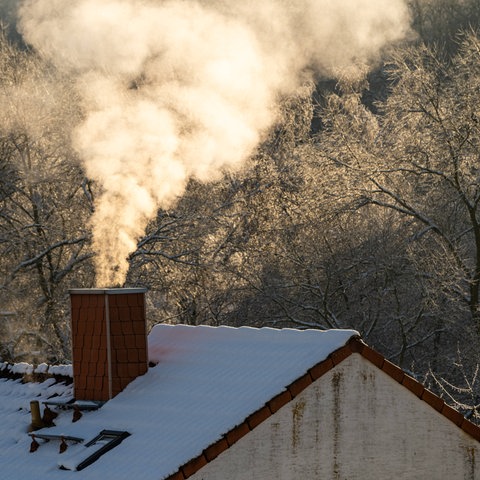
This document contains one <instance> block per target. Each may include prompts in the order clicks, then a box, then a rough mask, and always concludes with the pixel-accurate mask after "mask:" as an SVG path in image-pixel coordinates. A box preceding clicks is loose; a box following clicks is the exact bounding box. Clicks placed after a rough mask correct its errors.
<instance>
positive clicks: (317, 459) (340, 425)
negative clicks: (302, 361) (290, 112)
mask: <svg viewBox="0 0 480 480" xmlns="http://www.w3.org/2000/svg"><path fill="white" fill-rule="evenodd" d="M190 478H191V479H192V480H253V479H255V480H259V479H262V480H270V479H271V480H303V479H322V480H360V479H361V480H383V479H386V480H390V479H392V480H393V479H395V480H398V479H400V480H407V479H408V480H410V479H411V480H413V479H415V480H429V479H431V480H443V479H445V480H453V479H462V480H464V479H465V480H474V479H476V480H480V443H478V442H477V441H476V440H474V439H473V438H471V437H470V436H468V435H467V434H466V433H464V432H463V431H462V430H460V429H459V428H458V427H456V426H455V425H454V424H453V423H451V422H450V421H449V420H447V419H446V418H445V417H443V416H442V415H441V414H439V413H438V412H436V411H435V410H434V409H433V408H432V407H430V406H429V405H428V404H426V403H425V402H423V401H421V400H419V399H418V398H417V397H415V395H413V394H412V393H411V392H410V391H409V390H407V389H406V388H404V387H402V386H401V385H399V384H398V383H397V382H395V381H394V380H393V379H392V378H390V377H389V376H388V375H386V374H385V373H384V372H382V371H381V370H379V369H377V368H376V367H374V366H373V365H372V364H370V363H369V362H368V361H366V360H365V359H364V358H363V357H362V356H360V355H359V354H353V355H351V356H350V357H348V358H347V359H346V360H344V361H343V362H342V363H341V364H340V365H339V366H337V367H335V368H334V369H333V370H331V371H330V372H328V373H327V374H326V375H324V376H323V377H321V378H320V379H319V380H318V381H317V382H315V383H313V384H312V385H311V386H310V387H309V388H307V389H306V390H304V391H303V392H302V393H301V394H300V395H299V396H298V397H296V398H295V400H293V401H292V402H290V403H289V404H287V405H286V406H285V407H283V408H282V409H280V410H279V411H278V412H277V413H276V414H275V415H273V416H272V417H270V418H269V419H268V420H267V421H266V422H264V423H263V424H261V425H259V426H258V427H257V428H256V429H254V430H253V431H252V432H250V434H248V435H246V436H245V437H243V438H242V439H241V440H239V441H238V442H237V443H236V444H235V445H233V446H232V447H231V448H230V449H228V450H227V451H225V452H224V453H222V454H221V455H220V456H219V457H217V458H216V459H215V460H213V461H212V462H210V463H209V464H208V465H206V466H205V467H204V468H202V469H201V470H200V471H199V472H197V473H196V474H195V475H194V476H192V477H190Z"/></svg>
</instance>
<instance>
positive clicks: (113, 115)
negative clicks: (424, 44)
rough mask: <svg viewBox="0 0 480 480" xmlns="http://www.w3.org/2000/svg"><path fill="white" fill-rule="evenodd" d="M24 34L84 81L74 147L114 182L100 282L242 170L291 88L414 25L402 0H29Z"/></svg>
mask: <svg viewBox="0 0 480 480" xmlns="http://www.w3.org/2000/svg"><path fill="white" fill-rule="evenodd" d="M19 18H20V21H19V25H20V29H21V32H22V34H23V36H24V39H25V41H26V42H28V43H29V44H31V45H33V47H34V48H35V49H36V50H37V51H39V52H40V53H41V54H42V55H44V56H45V57H47V58H48V59H49V60H50V61H52V62H53V63H54V64H55V65H56V66H57V67H58V68H61V69H63V70H65V71H68V72H70V73H71V74H72V76H73V78H75V79H76V84H77V87H78V89H79V92H80V93H81V98H82V101H83V107H84V110H85V112H86V115H85V118H84V120H83V121H82V123H81V124H80V125H78V127H77V128H76V130H75V132H74V135H73V144H74V147H75V148H76V150H77V151H78V153H79V155H80V157H81V158H82V159H83V161H84V164H85V169H86V172H87V175H88V176H89V177H90V178H92V179H94V180H95V181H97V182H98V183H99V184H100V185H101V187H102V194H101V197H100V198H99V199H98V200H97V201H98V203H97V208H96V211H95V213H94V215H93V219H92V222H93V223H92V226H93V235H94V248H95V250H96V252H97V265H96V267H97V284H98V285H100V286H110V285H115V284H122V283H123V281H124V278H125V275H126V271H127V268H128V264H127V260H126V258H127V256H128V254H129V253H130V252H132V251H134V250H135V248H136V242H137V240H138V238H139V237H140V236H141V235H142V233H143V232H144V229H145V227H146V224H147V222H148V221H149V220H150V219H152V218H153V217H154V216H155V213H156V211H157V209H158V208H160V207H163V208H165V207H168V206H170V205H171V204H172V202H174V201H175V199H176V198H178V196H179V195H181V194H182V192H183V191H184V188H185V185H186V183H187V180H188V179H189V178H191V177H195V178H197V179H199V180H202V181H210V180H214V179H216V178H218V177H219V175H221V173H222V172H224V171H225V170H226V169H236V168H239V167H240V165H241V164H242V162H243V161H244V160H245V159H246V158H247V157H248V156H249V155H251V153H252V151H253V150H254V148H255V146H256V145H257V144H258V142H259V141H261V139H262V135H263V134H264V133H265V132H266V131H267V130H268V128H269V127H270V126H271V125H272V123H273V122H274V121H275V113H276V102H277V101H278V99H279V97H280V96H282V95H284V94H288V93H291V92H293V91H295V89H296V88H298V86H299V85H300V84H301V83H302V82H304V81H305V80H306V78H308V77H309V76H311V75H315V74H322V75H330V76H331V75H335V74H336V72H337V71H342V70H344V69H347V68H351V67H352V66H354V65H358V64H360V65H362V66H364V65H368V64H371V62H373V61H375V60H376V59H377V58H378V56H379V54H380V52H381V50H382V48H383V47H385V46H386V45H387V44H388V43H390V42H394V41H397V40H399V39H401V38H402V37H403V36H404V35H405V34H406V33H407V31H408V28H409V15H408V10H407V7H406V5H405V2H404V0H336V1H335V2H332V1H331V0H296V1H294V2H292V1H289V0H264V1H262V2H258V1H256V0H255V1H253V0H242V1H240V2H239V1H237V0H197V1H194V0H172V1H162V0H102V1H100V2H99V1H98V0H68V1H65V0H49V1H48V2H46V1H44V0H26V1H24V2H23V3H22V5H21V7H20V9H19Z"/></svg>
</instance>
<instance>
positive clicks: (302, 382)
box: [165, 336, 480, 480]
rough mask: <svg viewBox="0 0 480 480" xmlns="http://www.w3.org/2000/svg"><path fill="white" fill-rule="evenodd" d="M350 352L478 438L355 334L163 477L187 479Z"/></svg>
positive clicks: (478, 435)
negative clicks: (173, 471) (220, 436)
mask: <svg viewBox="0 0 480 480" xmlns="http://www.w3.org/2000/svg"><path fill="white" fill-rule="evenodd" d="M352 353H358V354H360V355H361V356H362V357H363V358H365V359H366V360H368V361H369V362H370V363H372V364H373V365H375V366H376V367H377V368H379V369H380V370H382V371H383V372H385V373H386V374H387V375H388V376H390V377H391V378H393V379H394V380H395V381H396V382H398V383H400V384H401V385H403V386H404V387H405V388H407V389H408V390H410V391H411V392H412V393H413V394H415V395H416V396H417V397H418V398H419V399H420V400H423V401H424V402H426V403H428V404H429V405H430V406H431V407H433V408H434V409H435V410H436V411H437V412H439V413H441V414H442V415H443V416H444V417H446V418H447V419H448V420H450V421H451V422H452V423H454V424H455V425H456V426H457V427H459V428H461V429H462V430H463V431H464V432H465V433H467V434H468V435H470V436H471V437H473V438H474V439H475V440H477V441H480V427H479V426H478V425H476V424H474V423H472V422H471V421H470V420H468V419H467V418H465V417H464V416H463V415H462V414H461V413H460V412H458V411H457V410H455V409H454V408H452V407H450V406H449V405H447V404H446V403H445V402H444V400H443V399H442V398H440V397H439V396H438V395H436V394H434V393H433V392H431V391H430V390H428V389H427V388H426V387H425V386H424V385H423V384H422V383H420V382H419V381H418V380H416V379H415V378H413V377H411V376H410V375H408V374H407V373H406V372H404V371H403V370H402V369H401V368H400V367H399V366H397V365H395V364H394V363H392V362H390V361H389V360H387V359H386V358H385V357H384V356H383V355H382V354H380V353H379V352H377V351H376V350H374V349H373V348H371V347H369V346H368V345H367V344H366V343H365V342H364V341H363V340H362V339H361V337H360V336H354V337H351V338H350V339H349V340H348V341H347V343H346V344H345V345H344V346H343V347H340V348H338V349H337V350H335V351H334V352H332V353H331V354H330V355H328V357H327V358H326V359H324V360H322V361H320V362H318V363H317V364H315V365H314V366H313V367H311V368H310V369H308V371H307V372H306V373H305V374H303V375H302V376H301V377H299V378H297V379H296V380H294V381H293V382H292V383H291V384H290V385H288V386H287V387H286V389H285V390H284V391H282V392H280V393H279V394H278V395H275V396H274V397H273V398H271V399H270V400H269V401H268V402H266V403H265V404H264V405H263V406H262V407H261V408H259V409H258V410H256V411H255V412H253V413H251V414H250V415H249V416H248V417H247V418H246V419H245V420H244V421H243V422H241V423H240V424H238V425H236V426H235V427H233V428H232V429H231V430H229V431H228V432H227V433H225V434H224V435H223V436H222V438H220V440H217V441H216V442H214V443H212V444H211V445H209V446H208V447H207V448H206V449H205V450H203V451H202V453H201V454H200V455H197V456H196V457H194V458H192V459H191V460H189V461H188V462H187V463H185V464H183V465H182V466H181V467H179V469H178V470H177V471H176V472H175V473H173V474H172V475H170V476H168V477H166V478H165V480H186V479H187V478H189V477H191V476H192V475H193V474H195V473H196V472H197V471H198V470H200V469H201V468H202V467H204V466H205V465H206V464H207V463H209V462H211V461H212V460H214V459H215V458H216V457H218V456H219V455H220V454H221V453H222V452H224V451H225V450H227V449H228V448H230V447H231V446H232V445H233V444H234V443H236V442H237V441H238V440H240V439H241V438H242V437H244V436H245V435H246V434H247V433H249V432H250V431H252V430H253V429H254V428H256V427H257V426H258V425H260V424H261V423H262V422H264V421H265V420H267V419H268V418H269V417H270V416H271V415H273V414H274V413H275V412H277V411H278V410H279V409H280V408H281V407H283V406H284V405H286V404H287V403H288V402H290V401H292V400H293V399H294V398H295V397H297V396H298V395H299V394H300V393H301V392H302V391H303V390H305V389H306V388H307V387H308V386H310V385H311V384H312V383H313V382H315V381H316V380H318V379H319V378H320V377H322V376H323V375H325V374H326V373H327V372H328V371H330V370H331V369H333V368H334V367H335V366H336V365H339V364H340V363H341V362H343V360H345V359H346V358H348V357H349V356H350V355H351V354H352Z"/></svg>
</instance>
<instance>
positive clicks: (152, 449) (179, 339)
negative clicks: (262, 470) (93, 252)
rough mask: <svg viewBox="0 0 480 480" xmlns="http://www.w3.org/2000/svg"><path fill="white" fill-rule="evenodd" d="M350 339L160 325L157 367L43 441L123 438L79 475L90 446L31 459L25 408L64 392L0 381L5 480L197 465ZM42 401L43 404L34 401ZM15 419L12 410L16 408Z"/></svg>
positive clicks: (67, 418)
mask: <svg viewBox="0 0 480 480" xmlns="http://www.w3.org/2000/svg"><path fill="white" fill-rule="evenodd" d="M356 334H357V333H356V332H354V331H351V330H330V331H325V332H321V331H318V330H305V331H298V330H289V329H284V330H273V329H266V328H262V329H254V328H249V327H242V328H238V329H235V328H230V327H217V328H214V327H206V326H200V327H190V326H184V325H177V326H170V325H157V326H156V327H154V329H153V330H152V332H151V333H150V335H149V356H150V360H151V361H153V362H155V363H158V364H157V365H156V366H155V367H153V368H150V369H149V371H148V372H147V373H146V374H145V375H143V376H141V377H139V378H137V379H136V380H134V381H133V382H132V383H131V384H130V385H129V386H128V387H127V388H126V389H125V390H124V391H123V392H122V393H121V394H119V395H118V396H117V397H115V398H114V399H112V400H110V401H109V402H107V403H106V404H105V405H104V406H103V407H102V408H101V409H99V410H98V411H95V412H90V413H85V414H84V416H83V417H82V418H81V420H80V421H78V422H76V423H72V422H71V411H70V412H62V413H61V414H60V416H59V417H58V419H56V420H55V422H56V426H55V427H53V428H50V429H44V430H43V431H44V432H45V433H49V434H58V435H72V436H76V437H81V438H84V439H85V441H88V440H91V439H92V438H94V437H95V436H96V435H97V434H98V433H99V432H100V431H101V430H103V429H112V430H125V431H128V432H129V433H130V434H131V436H130V437H128V438H127V439H125V440H124V441H123V442H122V443H121V444H120V445H119V446H118V447H116V448H114V449H113V450H111V451H110V452H108V453H107V454H105V455H104V456H103V457H101V458H100V459H99V460H97V461H96V462H95V463H94V464H92V465H90V466H89V467H87V468H86V469H84V470H82V471H79V472H72V471H68V470H60V469H58V464H59V463H60V464H64V465H67V466H70V467H71V466H75V465H76V464H77V463H78V458H84V457H85V455H86V451H87V450H88V449H86V447H84V446H83V445H81V444H76V445H70V446H69V448H68V450H67V452H65V453H63V454H61V455H60V454H59V453H58V447H59V442H58V441H51V442H48V443H42V441H39V442H40V443H42V444H41V446H40V448H39V449H38V450H37V451H36V452H34V453H29V445H30V441H31V439H30V438H29V437H28V435H27V433H26V432H27V428H28V425H29V423H30V417H29V415H28V409H29V401H30V400H31V399H43V398H45V397H46V396H48V395H49V394H50V393H51V392H50V391H49V389H54V388H57V389H62V388H63V389H64V390H63V392H62V393H61V395H63V396H65V397H67V396H68V394H69V393H70V392H69V390H68V388H67V387H65V386H63V387H62V386H54V385H49V384H48V382H46V383H44V384H29V385H22V384H21V383H19V382H18V381H12V380H9V381H1V382H0V422H1V423H0V425H2V426H1V427H0V428H1V432H2V434H1V435H0V465H1V471H2V476H3V477H4V478H8V479H9V480H16V479H22V480H24V479H29V480H36V479H38V480H44V479H46V478H48V479H49V480H55V479H66V478H67V479H68V478H75V479H82V480H83V479H99V478H102V479H110V478H111V479H116V480H122V479H128V480H131V479H135V480H142V479H145V480H147V479H148V480H150V479H152V480H153V479H155V480H160V479H162V478H165V477H167V476H168V475H170V474H171V473H173V472H175V471H176V470H177V469H178V468H179V467H180V466H181V465H183V464H184V463H186V462H187V461H188V460H190V459H191V458H193V457H195V456H197V455H198V454H200V453H201V452H202V450H203V449H205V448H206V447H207V446H209V445H210V444H212V443H214V442H215V441H216V440H218V439H219V438H221V436H222V435H223V434H225V433H226V432H228V431H229V430H230V429H231V428H233V427H234V426H235V425H238V424H239V423H241V422H242V421H243V420H244V419H245V418H246V417H247V416H248V415H249V414H250V413H252V412H254V411H255V410H257V409H258V408H260V407H262V406H263V405H264V404H265V402H267V401H268V400H270V399H271V398H272V397H273V396H275V395H276V394H278V393H280V392H281V391H283V390H284V389H285V387H286V386H287V385H289V384H290V383H291V382H293V381H294V380H295V379H297V378H298V377H300V376H301V375H303V374H304V373H305V372H306V371H307V370H308V369H309V368H310V367H312V366H313V365H314V364H316V363H318V362H320V361H322V360H324V359H325V358H326V357H327V356H328V355H329V354H330V353H331V352H333V351H334V350H336V349H338V348H340V347H342V346H343V345H344V344H345V343H346V342H347V341H348V339H349V338H351V337H352V336H353V335H356ZM38 394H41V397H37V395H38ZM19 408H20V409H21V410H18V409H19Z"/></svg>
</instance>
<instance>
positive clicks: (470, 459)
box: [464, 446, 476, 480]
mask: <svg viewBox="0 0 480 480" xmlns="http://www.w3.org/2000/svg"><path fill="white" fill-rule="evenodd" d="M475 453H476V450H475V448H474V447H468V446H466V447H465V463H466V467H467V468H466V469H465V477H464V478H465V480H475Z"/></svg>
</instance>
